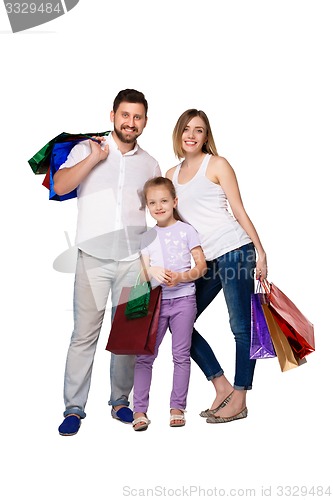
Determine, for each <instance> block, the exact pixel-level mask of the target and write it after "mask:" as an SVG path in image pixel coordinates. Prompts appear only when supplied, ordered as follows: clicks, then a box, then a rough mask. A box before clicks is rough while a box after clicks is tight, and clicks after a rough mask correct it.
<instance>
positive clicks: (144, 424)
mask: <svg viewBox="0 0 333 500" xmlns="http://www.w3.org/2000/svg"><path fill="white" fill-rule="evenodd" d="M140 422H142V425H139V426H137V427H136V425H137V424H139V423H140ZM149 424H150V420H149V419H148V418H147V414H146V413H145V414H144V417H138V418H135V419H134V420H133V422H132V426H133V429H134V430H135V431H145V430H147V429H148V425H149Z"/></svg>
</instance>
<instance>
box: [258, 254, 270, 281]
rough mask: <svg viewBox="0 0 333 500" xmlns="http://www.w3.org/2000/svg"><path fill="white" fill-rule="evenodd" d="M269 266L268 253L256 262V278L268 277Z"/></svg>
mask: <svg viewBox="0 0 333 500" xmlns="http://www.w3.org/2000/svg"><path fill="white" fill-rule="evenodd" d="M267 273H268V268H267V260H266V255H263V256H259V257H258V260H257V264H256V279H257V280H262V279H266V278H267Z"/></svg>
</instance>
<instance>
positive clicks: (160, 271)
mask: <svg viewBox="0 0 333 500" xmlns="http://www.w3.org/2000/svg"><path fill="white" fill-rule="evenodd" d="M149 275H150V277H151V278H154V279H155V280H156V281H158V282H159V283H163V284H164V285H168V284H169V281H170V279H171V271H170V270H169V269H164V267H159V266H152V267H150V268H149Z"/></svg>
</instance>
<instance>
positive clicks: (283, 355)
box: [262, 304, 306, 372]
mask: <svg viewBox="0 0 333 500" xmlns="http://www.w3.org/2000/svg"><path fill="white" fill-rule="evenodd" d="M262 309H263V312H264V315H265V319H266V322H267V325H268V328H269V332H270V335H271V339H272V342H273V346H274V350H275V352H276V355H277V358H278V361H279V364H280V368H281V371H282V372H286V371H287V370H291V369H292V368H297V367H298V366H300V365H302V364H304V363H305V362H306V359H305V358H303V359H302V360H301V359H299V358H298V357H297V356H296V354H294V352H293V350H292V348H291V346H290V344H289V342H288V339H287V337H286V336H285V335H284V333H283V331H282V330H281V328H280V326H279V324H278V323H277V322H276V321H275V319H274V316H273V314H272V312H271V310H270V308H269V306H268V304H262Z"/></svg>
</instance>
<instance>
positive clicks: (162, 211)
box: [146, 186, 177, 227]
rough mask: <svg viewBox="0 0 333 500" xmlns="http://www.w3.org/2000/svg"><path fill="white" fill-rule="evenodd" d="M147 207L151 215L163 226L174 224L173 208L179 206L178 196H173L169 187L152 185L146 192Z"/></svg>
mask: <svg viewBox="0 0 333 500" xmlns="http://www.w3.org/2000/svg"><path fill="white" fill-rule="evenodd" d="M146 201H147V207H148V210H149V213H150V215H151V216H152V217H153V219H155V220H156V222H157V225H158V226H161V227H165V226H170V225H171V224H174V222H175V221H176V219H175V218H174V216H173V209H174V208H176V206H177V198H173V197H172V195H171V193H170V191H169V190H168V188H166V187H163V186H160V187H150V188H148V190H147V193H146Z"/></svg>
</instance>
